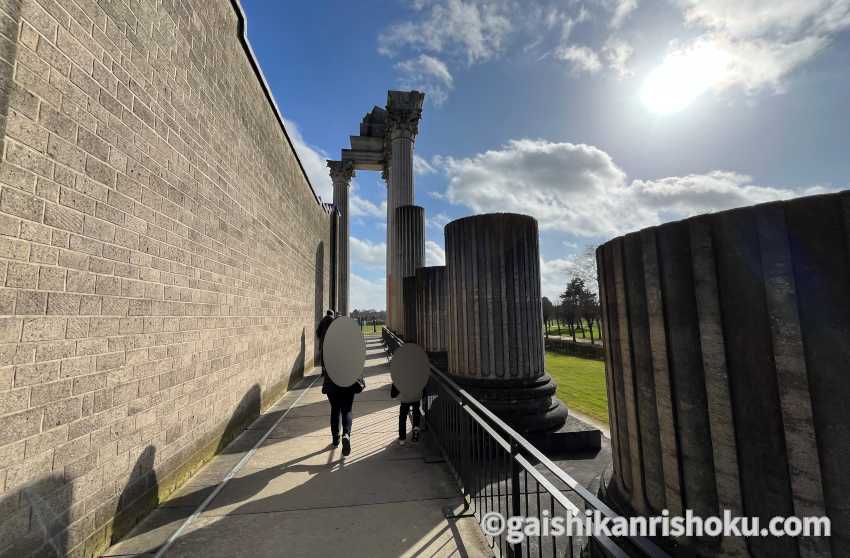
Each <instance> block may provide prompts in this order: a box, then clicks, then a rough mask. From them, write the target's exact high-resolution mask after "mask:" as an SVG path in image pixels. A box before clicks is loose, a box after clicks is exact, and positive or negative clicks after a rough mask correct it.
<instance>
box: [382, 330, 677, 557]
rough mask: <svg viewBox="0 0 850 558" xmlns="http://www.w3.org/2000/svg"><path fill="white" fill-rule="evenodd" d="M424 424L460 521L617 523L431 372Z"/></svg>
mask: <svg viewBox="0 0 850 558" xmlns="http://www.w3.org/2000/svg"><path fill="white" fill-rule="evenodd" d="M382 337H383V341H384V343H385V345H386V346H387V350H388V351H389V352H390V353H391V354H392V353H393V352H394V351H395V350H396V349H397V348H398V347H399V346H401V345H403V341H401V340H400V339H399V338H398V337H397V336H396V335H395V334H393V333H392V332H391V331H390V330H388V329H387V328H383V331H382ZM422 408H423V412H424V413H425V424H426V425H427V428H428V430H430V431H431V434H432V435H431V439H432V440H433V441H434V442H435V443H436V444H437V446H438V447H439V449H440V451H441V452H442V454H443V456H444V458H445V460H446V462H447V463H448V465H449V467H450V469H451V471H452V473H453V474H454V476H455V478H456V480H457V482H458V484H459V487H460V489H461V491H462V493H463V496H464V509H463V511H462V512H460V514H458V515H459V516H469V517H475V518H476V520H477V521H478V522H479V525H480V524H481V521H482V520H483V519H484V518H485V517H487V516H488V514H490V513H491V512H496V513H498V514H500V515H501V517H503V518H510V517H517V518H519V517H522V518H533V519H534V520H536V522H537V524H538V525H540V526H541V527H542V526H543V525H544V523H546V521H547V520H551V518H554V517H561V518H563V517H565V516H567V515H568V514H569V515H571V516H573V517H579V518H584V517H585V510H598V511H599V513H600V514H601V516H602V517H606V518H615V517H618V514H616V513H615V512H614V511H613V510H612V509H611V508H610V507H608V506H607V505H606V504H605V503H604V502H602V501H601V500H600V499H599V498H598V497H596V496H595V495H594V494H593V493H592V492H590V490H588V489H587V488H586V487H584V486H583V485H581V484H579V483H578V482H577V481H576V480H575V479H573V478H572V477H571V476H570V475H568V474H567V473H566V472H565V471H564V470H563V469H561V468H560V467H558V466H557V465H556V464H554V463H553V462H552V461H550V460H549V459H548V458H547V457H546V456H545V455H543V454H542V453H541V452H540V451H539V450H538V449H537V448H535V447H534V446H533V445H532V444H531V443H530V442H529V441H528V440H526V439H525V438H524V437H523V436H522V435H520V434H519V433H518V432H516V431H515V430H514V429H513V428H511V427H510V426H509V425H508V424H506V423H505V422H504V421H502V420H501V419H499V418H498V417H497V416H496V415H494V414H493V413H492V412H490V411H489V410H488V409H487V408H486V407H485V406H484V405H482V404H481V402H479V401H478V400H477V399H475V397H473V396H472V395H470V394H469V393H468V392H466V391H465V390H464V389H462V388H461V387H459V386H458V385H457V384H456V383H455V382H454V381H453V380H452V379H451V378H450V377H449V376H448V375H446V374H445V373H444V372H442V371H440V370H439V369H437V368H435V367H434V366H431V378H430V380H429V383H428V387H427V389H426V391H425V395H424V397H423V405H422ZM485 536H486V538H487V540H488V543H489V544H490V546H491V548H492V550H493V552H494V553H495V554H497V555H498V556H500V557H502V556H509V557H520V556H539V557H542V556H559V557H560V556H569V557H573V556H579V555H580V554H582V553H583V552H587V551H588V550H589V547H588V545H593V548H594V550H595V551H597V552H594V555H597V554H599V555H602V556H604V555H608V556H613V557H618V558H619V557H622V558H627V557H635V556H645V557H651V558H669V557H668V554H667V553H665V552H664V551H663V550H661V549H660V548H658V546H656V545H655V544H654V543H653V542H652V541H650V540H649V539H646V538H643V537H625V536H624V537H616V538H609V537H606V536H602V535H600V536H597V537H595V538H594V539H593V540H592V541H590V540H588V539H587V538H586V537H584V536H570V535H569V534H563V535H560V536H551V534H550V535H546V534H544V531H543V530H542V529H541V532H539V533H535V532H534V531H533V530H532V531H529V532H528V533H527V536H525V537H523V538H522V540H521V541H519V542H516V541H514V542H510V541H508V540H506V537H505V535H504V534H502V535H500V536H497V537H492V536H490V535H487V533H486V532H485Z"/></svg>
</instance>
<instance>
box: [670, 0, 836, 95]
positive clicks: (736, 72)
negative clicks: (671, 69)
mask: <svg viewBox="0 0 850 558" xmlns="http://www.w3.org/2000/svg"><path fill="white" fill-rule="evenodd" d="M679 5H680V6H681V7H682V11H683V17H684V19H685V22H686V23H687V24H689V25H691V26H692V27H695V28H697V29H698V30H700V31H701V33H700V34H699V35H697V36H696V37H695V38H694V39H692V40H690V41H687V42H681V43H680V42H674V43H671V45H670V48H669V50H668V53H667V55H666V57H665V58H664V61H663V62H662V65H661V66H660V68H661V69H663V68H664V67H665V66H671V65H676V64H679V65H681V64H682V61H683V60H684V61H685V62H684V63H685V64H687V63H689V62H688V61H693V62H694V63H696V62H698V61H699V60H701V59H702V58H704V54H705V53H706V52H711V53H713V54H712V56H713V59H714V60H715V62H716V63H714V64H712V65H711V68H707V69H706V72H707V75H704V76H702V78H701V79H702V80H703V81H705V85H704V87H703V89H704V90H707V89H713V90H715V91H723V90H726V89H730V88H735V87H737V88H741V89H742V90H744V91H745V92H746V93H748V94H753V93H755V92H758V91H760V90H762V89H765V88H767V89H769V90H772V91H773V92H777V93H781V92H782V91H783V90H784V88H785V83H784V78H785V77H786V76H787V75H788V74H789V73H790V72H792V71H793V70H794V69H796V68H797V67H799V66H800V65H802V64H803V63H805V62H806V61H808V60H810V59H811V58H812V57H814V56H815V55H816V54H817V53H818V52H819V51H820V50H822V49H823V48H824V47H825V46H826V45H827V44H829V42H830V40H831V39H832V37H833V36H834V35H835V34H837V33H839V32H840V31H843V30H845V29H848V28H850V0H807V1H804V2H800V1H799V0H748V1H735V0H679Z"/></svg>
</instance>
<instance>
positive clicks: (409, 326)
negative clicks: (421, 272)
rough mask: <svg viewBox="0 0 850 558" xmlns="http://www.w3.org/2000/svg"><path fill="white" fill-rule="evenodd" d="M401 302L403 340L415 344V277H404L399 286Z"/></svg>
mask: <svg viewBox="0 0 850 558" xmlns="http://www.w3.org/2000/svg"><path fill="white" fill-rule="evenodd" d="M401 302H402V306H403V308H404V328H403V330H404V340H405V342H407V343H417V342H418V341H417V338H418V335H417V331H416V276H415V275H413V276H410V277H405V278H404V279H403V280H402V285H401Z"/></svg>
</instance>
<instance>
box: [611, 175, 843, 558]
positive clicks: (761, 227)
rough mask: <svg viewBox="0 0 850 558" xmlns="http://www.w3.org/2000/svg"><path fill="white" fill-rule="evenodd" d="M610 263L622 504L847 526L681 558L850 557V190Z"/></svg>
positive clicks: (635, 509) (667, 240)
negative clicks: (819, 518) (819, 519)
mask: <svg viewBox="0 0 850 558" xmlns="http://www.w3.org/2000/svg"><path fill="white" fill-rule="evenodd" d="M597 262H598V268H599V283H600V284H599V287H600V298H601V303H602V317H603V322H602V326H603V330H604V335H603V339H604V343H605V351H606V357H607V358H606V374H607V383H608V386H609V399H608V405H609V413H610V415H611V435H612V449H613V455H614V462H613V477H612V479H611V482H609V483H608V485H607V494H606V498H607V499H608V500H609V501H610V502H611V503H612V504H614V505H615V506H616V507H619V508H620V509H621V511H623V512H624V513H641V514H656V513H658V512H660V510H662V509H665V508H666V509H669V510H671V513H681V511H682V510H684V509H691V510H693V511H694V514H695V515H701V516H708V515H717V514H718V512H722V510H727V509H728V510H731V512H732V513H733V514H734V515H740V516H745V517H751V516H757V517H760V518H762V521H763V523H766V522H767V520H768V518H770V517H773V516H792V515H793V516H798V517H802V516H822V515H827V516H828V517H830V519H831V522H832V536H831V537H829V538H826V537H822V538H812V537H800V538H792V537H783V538H771V537H753V538H750V539H748V540H746V541H745V540H742V539H736V538H729V537H727V538H724V539H723V540H722V541H716V542H718V544H713V542H714V541H699V540H684V541H679V542H680V543H681V546H682V550H681V555H688V556H690V555H694V554H697V555H700V556H723V557H727V556H800V557H809V556H834V557H837V556H850V509H848V507H847V502H850V476H848V475H847V463H848V462H850V413H848V411H847V405H848V403H847V402H848V401H850V380H848V375H847V372H848V366H850V342H848V339H850V193H847V192H844V193H840V194H832V195H824V196H812V197H807V198H799V199H796V200H791V201H787V202H779V203H771V204H765V205H759V206H754V207H749V208H743V209H737V210H733V211H725V212H722V213H717V214H713V215H704V216H699V217H694V218H691V219H687V220H684V221H680V222H676V223H669V224H666V225H662V226H660V227H654V228H650V229H645V230H643V231H640V232H639V233H633V234H629V235H626V236H624V237H620V238H616V239H614V240H612V241H610V242H608V243H606V244H605V245H603V246H601V247H600V248H599V249H598V250H597ZM677 553H678V551H677Z"/></svg>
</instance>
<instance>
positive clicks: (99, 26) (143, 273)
mask: <svg viewBox="0 0 850 558" xmlns="http://www.w3.org/2000/svg"><path fill="white" fill-rule="evenodd" d="M241 30H242V27H241V24H240V15H239V12H238V10H237V9H236V8H235V7H234V6H233V5H231V3H230V2H228V1H226V0H143V1H141V2H140V1H139V0H100V1H96V0H0V116H2V120H0V132H2V134H0V137H2V138H3V150H2V162H0V555H2V556H6V555H10V556H26V555H29V554H33V553H36V552H37V553H38V554H39V555H46V554H50V553H51V552H52V553H53V554H59V555H65V554H68V555H96V554H97V553H98V552H100V551H101V550H103V548H105V546H106V545H107V544H108V543H109V541H110V540H111V539H112V538H114V537H116V536H120V535H121V534H122V533H124V532H126V530H127V529H128V528H129V527H130V526H132V524H133V523H134V522H135V521H137V519H138V518H139V517H140V516H141V514H143V513H144V512H145V511H146V510H147V509H149V508H150V506H151V505H153V504H154V503H155V502H156V501H157V498H161V497H163V496H165V495H166V494H167V493H168V492H169V491H171V490H173V489H174V488H175V486H176V485H178V484H179V483H180V482H181V481H182V480H183V479H185V478H186V476H188V475H189V474H190V473H191V472H192V471H193V470H194V469H196V468H197V467H198V466H199V465H200V464H201V463H202V462H203V461H204V460H205V459H207V458H208V457H209V456H210V455H211V454H212V453H214V452H215V451H216V450H217V449H219V448H220V447H221V445H222V444H223V443H225V442H226V441H227V439H228V438H229V437H231V436H232V435H233V432H235V431H238V429H239V427H240V426H241V425H242V424H244V422H245V421H246V420H249V419H250V418H251V417H252V416H254V415H256V414H257V413H258V412H259V410H260V408H261V406H263V405H266V404H268V402H269V401H270V400H272V399H273V398H274V397H276V396H277V395H279V394H280V393H282V392H283V391H285V389H286V388H287V386H288V385H290V384H291V383H292V382H293V381H295V380H297V379H298V378H299V377H300V375H301V374H302V371H303V369H304V367H305V366H308V367H309V366H311V364H312V361H313V355H314V347H313V338H314V335H313V332H314V329H315V324H316V321H317V319H318V318H319V317H320V315H321V312H322V309H323V308H325V307H326V306H327V294H328V284H327V277H328V272H327V268H328V266H329V260H330V254H329V250H328V248H329V230H328V224H329V217H328V215H327V212H326V210H325V209H324V208H323V207H322V206H321V204H320V203H318V200H317V199H316V197H315V195H314V193H313V191H312V190H311V188H310V185H309V183H308V182H307V180H306V178H305V175H304V172H303V170H302V168H301V166H300V164H299V163H298V161H297V159H296V156H295V154H294V152H293V149H292V146H291V144H290V142H289V140H288V139H287V137H286V135H285V132H284V130H283V129H282V126H281V124H280V122H279V121H278V119H277V117H276V113H275V111H274V108H273V106H272V104H271V103H270V100H269V98H268V97H267V95H266V92H265V89H264V87H263V84H262V82H261V81H260V79H259V78H258V76H257V74H256V73H255V70H254V68H253V66H252V61H251V58H250V57H249V54H248V53H247V52H246V50H245V48H244V45H243V43H242V40H241V32H242V31H241ZM44 545H47V546H44ZM39 549H40V550H39Z"/></svg>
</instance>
